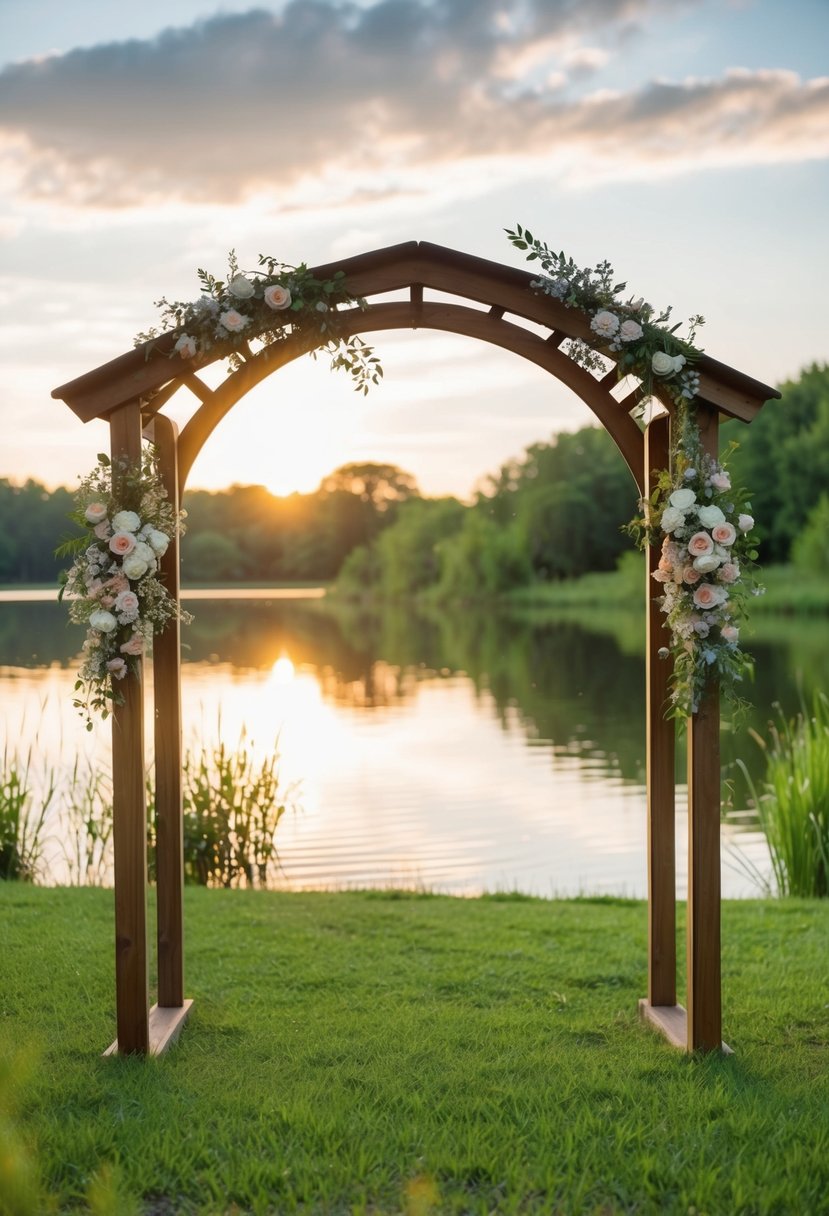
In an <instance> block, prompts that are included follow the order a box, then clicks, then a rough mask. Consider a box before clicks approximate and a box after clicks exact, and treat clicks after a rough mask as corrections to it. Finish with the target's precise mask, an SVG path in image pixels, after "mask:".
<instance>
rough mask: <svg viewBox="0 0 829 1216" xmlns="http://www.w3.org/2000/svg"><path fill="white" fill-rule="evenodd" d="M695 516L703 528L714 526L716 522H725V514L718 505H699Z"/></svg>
mask: <svg viewBox="0 0 829 1216" xmlns="http://www.w3.org/2000/svg"><path fill="white" fill-rule="evenodd" d="M697 518H698V519H699V522H700V523H701V524H702V526H703V528H715V527H716V526H717V524H723V523H725V516H724V515H723V513H722V511H721V510H720V508H719V507H714V506H707V507H700V508H699V510H698V511H697Z"/></svg>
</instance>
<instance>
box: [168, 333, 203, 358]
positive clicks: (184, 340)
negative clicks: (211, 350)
mask: <svg viewBox="0 0 829 1216" xmlns="http://www.w3.org/2000/svg"><path fill="white" fill-rule="evenodd" d="M198 349H199V348H198V346H197V345H196V339H195V338H191V337H190V335H189V334H182V335H181V337H180V338H179V340H178V342H176V344H175V346H174V347H173V350H174V351H175V353H176V354H177V355H181V357H182V359H195V357H196V355H197V353H198Z"/></svg>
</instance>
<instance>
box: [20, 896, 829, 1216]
mask: <svg viewBox="0 0 829 1216" xmlns="http://www.w3.org/2000/svg"><path fill="white" fill-rule="evenodd" d="M185 903H186V915H187V926H188V950H187V960H188V971H187V984H186V989H187V993H188V994H189V995H190V996H193V997H194V998H195V1006H194V1012H193V1016H192V1018H191V1022H190V1024H189V1025H188V1026H187V1027H186V1028H185V1031H184V1033H183V1036H182V1038H181V1040H180V1042H179V1043H178V1045H177V1046H176V1047H175V1048H174V1049H173V1051H172V1052H171V1053H170V1054H168V1055H167V1056H165V1057H162V1058H161V1059H157V1060H151V1061H149V1062H146V1063H142V1062H140V1061H138V1060H134V1059H106V1060H105V1059H102V1058H101V1057H100V1055H99V1053H100V1051H101V1049H102V1048H103V1047H105V1046H106V1044H107V1043H108V1042H109V1041H110V1040H111V1038H112V1037H113V961H112V952H113V951H112V894H111V892H106V891H101V890H95V889H80V890H71V891H70V890H65V889H58V890H48V889H43V888H31V887H21V886H18V885H15V884H6V885H2V884H0V1028H1V1029H0V1035H1V1036H2V1039H3V1041H4V1042H5V1045H6V1047H7V1048H9V1047H10V1045H14V1046H13V1048H12V1051H13V1052H18V1053H19V1052H20V1050H21V1048H22V1050H23V1055H22V1056H21V1055H20V1054H18V1055H17V1057H16V1058H17V1061H18V1071H25V1069H26V1068H27V1067H28V1070H29V1076H28V1080H23V1081H21V1083H20V1085H19V1086H18V1087H16V1088H17V1091H19V1092H15V1088H14V1087H12V1089H9V1088H8V1087H7V1089H6V1091H5V1094H6V1099H5V1100H6V1105H7V1107H9V1106H14V1105H15V1103H14V1102H12V1101H10V1095H11V1098H15V1099H16V1113H15V1111H14V1110H12V1111H11V1114H10V1115H9V1114H7V1124H6V1129H5V1145H6V1152H5V1154H3V1153H0V1196H2V1194H3V1193H5V1195H6V1198H7V1204H6V1208H5V1209H4V1207H3V1202H2V1198H0V1211H3V1210H6V1211H17V1212H28V1211H36V1212H41V1211H46V1210H49V1208H48V1206H47V1200H46V1199H45V1198H43V1195H47V1194H48V1195H49V1196H51V1197H52V1202H53V1203H54V1207H55V1210H58V1211H92V1212H95V1213H97V1214H99V1216H102V1214H103V1213H105V1212H112V1213H117V1214H118V1216H126V1214H127V1213H129V1212H143V1213H145V1214H146V1216H150V1214H152V1216H172V1214H173V1213H175V1214H179V1213H190V1212H203V1213H231V1212H233V1213H257V1214H259V1216H262V1214H265V1213H283V1212H297V1211H299V1212H307V1213H312V1212H313V1213H352V1214H355V1216H356V1214H360V1213H362V1214H365V1216H368V1214H372V1216H379V1214H380V1213H406V1214H412V1216H418V1214H420V1216H422V1214H425V1213H429V1212H431V1213H481V1214H483V1213H489V1212H498V1213H522V1214H526V1213H562V1214H563V1213H567V1214H570V1213H572V1214H577V1213H596V1214H599V1213H600V1214H601V1216H612V1214H616V1213H636V1214H637V1216H641V1214H646V1213H654V1214H655V1213H660V1214H663V1213H669V1214H670V1213H677V1214H681V1216H688V1213H689V1212H693V1213H700V1214H701V1213H707V1214H708V1216H717V1214H723V1216H731V1214H732V1213H746V1214H748V1213H752V1214H754V1213H756V1214H758V1216H759V1214H769V1216H771V1214H781V1216H782V1214H785V1213H804V1214H807V1213H808V1214H809V1216H819V1214H820V1213H825V1212H829V1059H828V1058H827V1057H828V1056H829V1053H827V1049H826V1025H827V1017H826V1003H827V1000H829V990H827V986H826V954H825V948H826V940H827V935H828V934H829V903H825V902H818V901H815V902H807V901H797V900H791V901H783V902H779V903H771V902H762V901H753V902H739V903H728V904H726V905H725V907H724V943H725V948H724V981H725V1023H726V1037H727V1039H728V1040H729V1041H730V1043H731V1045H732V1046H733V1047H734V1048H735V1051H736V1055H735V1056H734V1057H732V1058H723V1057H720V1056H719V1055H716V1056H710V1057H705V1058H693V1057H690V1058H689V1057H685V1056H684V1055H683V1054H682V1053H678V1052H675V1051H674V1050H672V1049H671V1048H670V1047H668V1046H667V1045H666V1044H665V1043H664V1042H663V1040H662V1039H661V1038H660V1037H659V1036H658V1035H656V1034H655V1033H654V1032H653V1031H651V1030H649V1029H647V1028H645V1027H643V1026H641V1025H640V1024H639V1023H638V1021H637V1018H636V1001H637V998H638V997H639V996H641V995H642V994H643V993H644V991H645V939H646V914H645V908H644V905H643V904H641V903H637V902H632V901H625V900H581V901H562V902H546V901H542V900H535V899H524V898H512V897H509V896H503V897H500V898H499V897H490V898H484V899H481V900H471V901H464V900H452V899H449V898H446V897H432V896H399V895H398V896H395V895H394V894H393V893H386V894H371V893H362V894H361V893H345V894H342V893H341V894H330V895H329V894H308V895H285V894H278V893H269V892H259V891H206V890H200V889H188V890H187V891H186V892H185ZM32 1052H34V1053H35V1056H36V1061H37V1062H36V1063H35V1064H34V1065H32V1064H31V1061H30V1060H29V1063H28V1064H27V1059H28V1057H29V1056H31V1053H32ZM2 1105H3V1099H2V1095H0V1120H2V1118H3V1109H2ZM9 1120H11V1122H9ZM0 1130H2V1129H0ZM27 1160H28V1162H29V1164H30V1166H31V1165H32V1163H34V1165H35V1166H36V1167H37V1169H38V1170H39V1176H37V1177H35V1178H32V1177H31V1175H30V1176H29V1177H28V1181H27V1178H26V1174H25V1167H26V1162H27ZM15 1181H16V1183H17V1185H18V1192H19V1194H24V1192H25V1188H26V1186H27V1185H28V1186H29V1194H30V1197H31V1193H32V1190H33V1188H37V1187H40V1188H42V1195H41V1198H40V1200H38V1201H37V1204H38V1205H39V1206H34V1207H31V1206H30V1207H26V1206H25V1195H24V1199H21V1200H20V1202H19V1203H18V1206H17V1208H12V1207H11V1206H10V1201H9V1196H10V1195H11V1188H12V1185H13V1184H14V1183H15ZM4 1183H5V1192H4V1191H3V1190H2V1188H3V1185H4ZM32 1202H34V1201H32Z"/></svg>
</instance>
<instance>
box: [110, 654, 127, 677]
mask: <svg viewBox="0 0 829 1216" xmlns="http://www.w3.org/2000/svg"><path fill="white" fill-rule="evenodd" d="M107 671H108V672H109V673H110V675H111V676H114V678H115V679H116V680H123V678H124V676H125V675H126V674H127V664H126V661H125V660H124V659H110V660H109V662H108V663H107Z"/></svg>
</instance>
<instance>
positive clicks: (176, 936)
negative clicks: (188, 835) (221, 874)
mask: <svg viewBox="0 0 829 1216" xmlns="http://www.w3.org/2000/svg"><path fill="white" fill-rule="evenodd" d="M177 439H178V428H177V427H176V425H175V423H174V422H171V421H170V419H169V418H165V417H163V416H161V415H159V416H158V417H157V418H156V419H155V426H154V440H155V444H156V448H157V451H158V456H159V470H160V473H161V479H162V482H163V483H164V488H165V489H166V491H167V496H168V498H169V500H170V502H171V504H172V506H173V509H174V510H175V511H178V508H179V493H178V460H177V451H176V449H177ZM179 560H180V558H179V544H178V538H177V537H175V536H173V537H172V538H171V540H170V545H169V547H168V549H167V552H166V553H165V554H164V556H163V557H162V559H161V577H162V580H163V582H164V584H165V585H166V587H167V590H168V591H169V593H170V595H172V596H173V597H174V598H175V599H178V598H179V596H180V593H181V588H180V584H179ZM180 634H181V628H180V624H179V622H178V621H170V622H168V624H167V627H166V629H165V630H164V631H163V632H162V633H159V634H156V636H155V637H154V638H153V677H154V686H155V722H154V727H155V730H154V736H155V808H156V898H157V901H158V1003H159V1005H160V1006H161V1007H162V1008H166V1007H177V1006H180V1005H182V1004H183V1003H184V914H183V907H182V888H183V886H184V840H183V814H182V791H181V763H182V756H181V751H182V748H181V636H180Z"/></svg>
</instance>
